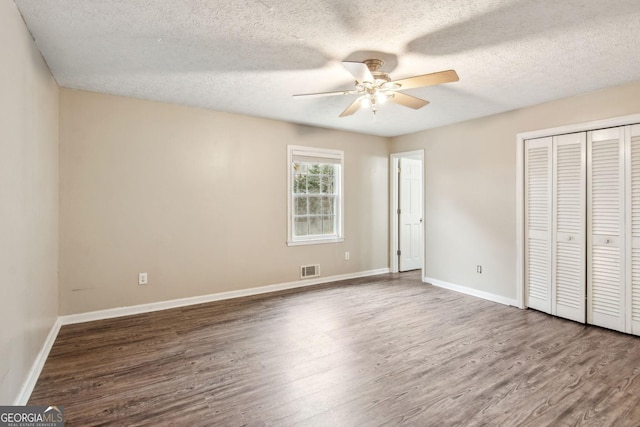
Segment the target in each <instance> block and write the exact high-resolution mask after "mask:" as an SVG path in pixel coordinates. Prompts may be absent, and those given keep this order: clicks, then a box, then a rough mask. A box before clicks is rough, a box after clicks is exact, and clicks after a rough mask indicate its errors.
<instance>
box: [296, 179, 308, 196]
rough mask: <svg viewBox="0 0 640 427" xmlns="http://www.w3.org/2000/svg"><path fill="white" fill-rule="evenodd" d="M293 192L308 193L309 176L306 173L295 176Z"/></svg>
mask: <svg viewBox="0 0 640 427" xmlns="http://www.w3.org/2000/svg"><path fill="white" fill-rule="evenodd" d="M293 193H294V194H306V193H307V176H306V175H294V176H293Z"/></svg>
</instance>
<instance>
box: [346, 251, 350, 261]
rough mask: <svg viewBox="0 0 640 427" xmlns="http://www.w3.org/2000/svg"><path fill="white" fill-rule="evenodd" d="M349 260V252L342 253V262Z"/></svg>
mask: <svg viewBox="0 0 640 427" xmlns="http://www.w3.org/2000/svg"><path fill="white" fill-rule="evenodd" d="M349 259H351V254H349V252H348V251H347V252H345V253H344V260H345V261H349Z"/></svg>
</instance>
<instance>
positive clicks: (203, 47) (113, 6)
mask: <svg viewBox="0 0 640 427" xmlns="http://www.w3.org/2000/svg"><path fill="white" fill-rule="evenodd" d="M15 1H16V4H17V5H18V8H19V9H20V11H21V13H22V15H23V17H24V19H25V22H26V23H27V26H28V27H29V30H30V31H31V33H32V34H33V37H34V39H35V41H36V43H37V45H38V47H39V49H40V51H41V52H42V54H43V56H44V58H45V59H46V61H47V62H48V64H49V67H50V68H51V71H52V73H53V75H54V77H55V78H56V80H57V81H58V83H59V84H60V85H61V86H65V87H69V88H76V89H84V90H89V91H95V92H103V93H110V94H117V95H125V96H131V97H136V98H143V99H150V100H157V101H164V102H170V103H177V104H185V105H192V106H198V107H204V108H209V109H213V110H218V111H228V112H235V113H241V114H247V115H251V116H258V117H267V118H273V119H279V120H285V121H290V122H295V123H304V124H311V125H317V126H323V127H329V128H337V129H344V130H351V131H356V132H362V133H368V134H375V135H383V136H396V135H402V134H407V133H412V132H416V131H419V130H423V129H428V128H432V127H436V126H442V125H445V124H449V123H454V122H459V121H463V120H467V119H471V118H476V117H480V116H485V115H489V114H494V113H498V112H502V111H507V110H512V109H515V108H520V107H524V106H527V105H532V104H538V103H540V102H544V101H549V100H552V99H557V98H563V97H566V96H571V95H575V94H579V93H584V92H588V91H592V90H595V89H599V88H603V87H608V86H614V85H617V84H622V83H626V82H630V81H634V80H640V5H639V3H638V0H615V1H602V0H563V1H558V0H535V1H532V0H466V1H461V0H407V1H397V0H375V1H374V0H368V1H365V0H348V1H347V0H344V1H343V0H255V1H251V0H233V1H222V0H180V1H176V0H15ZM372 52H375V53H372ZM370 57H375V58H380V59H384V60H385V61H386V65H385V67H384V68H383V70H384V71H388V72H389V73H390V74H391V77H392V78H393V79H400V78H405V77H409V76H413V75H417V74H426V73H431V72H436V71H441V70H447V69H455V70H456V71H457V72H458V75H459V76H460V81H459V82H456V83H448V84H446V85H442V86H434V87H427V88H419V89H411V90H407V91H406V93H408V94H411V95H414V96H418V97H422V98H425V99H428V100H429V101H430V102H431V104H430V105H428V106H426V107H424V108H423V109H421V110H416V111H414V110H411V109H408V108H404V107H402V106H399V105H395V104H387V105H384V106H382V107H381V108H380V110H379V111H378V114H377V115H376V116H375V117H374V115H373V114H371V112H370V111H360V112H358V113H356V114H355V115H353V116H350V117H345V118H339V117H338V115H339V114H340V113H341V112H342V110H344V109H345V108H346V107H347V106H348V105H349V104H350V103H351V102H352V101H353V100H354V96H353V95H350V96H338V97H327V98H313V99H308V98H307V99H294V98H292V96H291V95H293V94H295V93H308V92H322V91H333V90H341V89H350V88H352V85H353V78H352V76H351V75H350V74H349V73H348V72H347V71H346V70H345V69H344V68H343V67H342V66H341V64H340V62H341V61H343V60H353V61H362V60H364V59H367V58H370Z"/></svg>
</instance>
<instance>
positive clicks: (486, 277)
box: [391, 82, 640, 299]
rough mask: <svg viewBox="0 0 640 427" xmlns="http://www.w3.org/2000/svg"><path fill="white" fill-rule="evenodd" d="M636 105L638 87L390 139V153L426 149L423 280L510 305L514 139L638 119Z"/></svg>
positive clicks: (512, 286)
mask: <svg viewBox="0 0 640 427" xmlns="http://www.w3.org/2000/svg"><path fill="white" fill-rule="evenodd" d="M639 99H640V82H636V83H632V84H628V85H625V86H620V87H614V88H609V89H606V90H602V91H598V92H594V93H590V94H585V95H582V96H577V97H572V98H566V99H561V100H558V101H553V102H549V103H545V104H540V105H537V106H533V107H529V108H524V109H521V110H515V111H511V112H508V113H504V114H498V115H494V116H490V117H485V118H481V119H477V120H472V121H467V122H463V123H459V124H455V125H451V126H446V127H441V128H437V129H432V130H428V131H424V132H419V133H416V134H412V135H406V136H402V137H398V138H394V139H393V141H392V150H391V151H392V152H402V151H409V150H414V149H419V148H424V149H425V203H426V212H425V221H426V223H425V236H426V251H425V252H426V253H425V257H426V261H425V276H426V277H428V278H435V279H438V280H442V281H445V282H449V283H453V284H457V285H462V286H467V287H470V288H474V289H477V290H481V291H485V292H490V293H493V294H496V295H499V296H502V297H505V298H512V299H515V298H516V289H515V278H516V217H515V215H516V213H515V194H516V188H515V186H516V184H515V183H516V163H515V162H516V144H515V141H516V134H517V133H520V132H526V131H533V130H539V129H546V128H551V127H556V126H561V125H568V124H574V123H583V122H587V121H593V120H599V119H605V118H610V117H617V116H624V115H628V114H635V113H640V103H639V101H638V100H639ZM478 264H480V265H482V267H483V272H482V274H477V273H476V265H478Z"/></svg>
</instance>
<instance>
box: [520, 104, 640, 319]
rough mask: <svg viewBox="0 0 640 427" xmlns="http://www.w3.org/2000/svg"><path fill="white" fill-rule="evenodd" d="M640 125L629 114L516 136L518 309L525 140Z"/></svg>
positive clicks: (637, 118)
mask: <svg viewBox="0 0 640 427" xmlns="http://www.w3.org/2000/svg"><path fill="white" fill-rule="evenodd" d="M637 123H640V114H631V115H628V116H622V117H612V118H608V119H603V120H594V121H590V122H584V123H576V124H571V125H566V126H559V127H554V128H549V129H541V130H535V131H531V132H522V133H518V134H516V280H515V286H516V289H515V291H516V302H517V303H518V307H519V308H527V305H526V300H525V295H526V293H525V289H524V286H525V277H524V271H525V269H524V263H525V260H524V255H525V251H524V241H525V240H524V232H525V230H524V212H525V209H524V203H525V200H524V174H525V169H524V142H525V140H527V139H534V138H544V137H548V136H556V135H562V134H565V133H576V132H588V131H591V130H598V129H604V128H609V127H617V126H626V125H632V124H637Z"/></svg>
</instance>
